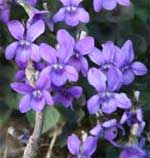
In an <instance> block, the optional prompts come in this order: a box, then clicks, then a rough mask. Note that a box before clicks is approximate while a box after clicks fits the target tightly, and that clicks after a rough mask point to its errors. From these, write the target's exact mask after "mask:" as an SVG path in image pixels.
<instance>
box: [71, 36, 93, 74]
mask: <svg viewBox="0 0 150 158" xmlns="http://www.w3.org/2000/svg"><path fill="white" fill-rule="evenodd" d="M93 49H94V39H93V38H92V37H90V36H87V37H85V38H83V39H81V40H79V41H77V42H76V43H75V45H74V54H73V56H72V57H71V58H70V60H69V63H70V64H71V65H73V66H74V67H76V69H77V70H78V72H79V71H81V72H82V74H83V76H84V77H85V76H86V75H87V73H88V67H89V66H88V61H87V59H86V58H85V55H87V54H89V53H90V52H91V51H92V50H93Z"/></svg>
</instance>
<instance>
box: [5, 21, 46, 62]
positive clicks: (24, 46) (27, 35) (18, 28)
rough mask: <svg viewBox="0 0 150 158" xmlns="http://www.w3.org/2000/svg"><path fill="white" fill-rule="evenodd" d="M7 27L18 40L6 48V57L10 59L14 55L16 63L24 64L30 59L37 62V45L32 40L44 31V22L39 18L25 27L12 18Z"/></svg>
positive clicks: (38, 54) (38, 55) (38, 56)
mask: <svg viewBox="0 0 150 158" xmlns="http://www.w3.org/2000/svg"><path fill="white" fill-rule="evenodd" d="M8 29H9V31H10V33H11V35H12V36H13V37H14V38H15V39H16V40H18V41H16V42H13V43H12V44H10V45H9V46H8V47H7V48H6V54H5V56H6V59H7V60H11V59H12V58H14V57H15V61H16V63H17V64H18V65H22V64H26V63H27V62H28V61H29V60H30V59H31V60H33V61H35V62H39V61H40V52H39V46H38V45H36V44H34V43H33V42H34V41H35V40H36V39H37V38H38V37H39V36H40V35H41V34H42V33H44V30H45V25H44V22H43V21H42V20H39V21H37V22H36V23H34V24H33V25H31V26H29V27H28V28H27V29H25V28H24V26H23V25H22V24H21V23H20V22H19V21H18V20H12V21H10V22H9V23H8Z"/></svg>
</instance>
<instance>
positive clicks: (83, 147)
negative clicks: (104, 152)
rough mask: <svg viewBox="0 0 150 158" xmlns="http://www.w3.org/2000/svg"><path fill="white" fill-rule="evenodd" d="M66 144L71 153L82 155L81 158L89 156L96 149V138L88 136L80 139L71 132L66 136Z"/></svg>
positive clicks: (88, 157)
mask: <svg viewBox="0 0 150 158" xmlns="http://www.w3.org/2000/svg"><path fill="white" fill-rule="evenodd" d="M67 146H68V149H69V151H70V153H71V154H73V155H75V156H82V157H83V158H90V156H91V155H92V154H93V153H94V152H95V150H96V146H97V139H96V138H95V137H92V136H88V137H87V138H85V140H83V141H81V140H80V139H79V138H78V136H77V135H75V134H72V135H71V136H69V137H68V141H67Z"/></svg>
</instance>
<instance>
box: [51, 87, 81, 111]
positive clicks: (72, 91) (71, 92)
mask: <svg viewBox="0 0 150 158" xmlns="http://www.w3.org/2000/svg"><path fill="white" fill-rule="evenodd" d="M55 91H56V93H55V96H54V97H53V99H54V102H55V103H60V104H62V105H63V106H64V107H66V108H68V107H71V108H72V102H73V101H74V99H78V98H80V96H81V95H82V88H81V87H79V86H73V87H70V88H64V87H58V88H55Z"/></svg>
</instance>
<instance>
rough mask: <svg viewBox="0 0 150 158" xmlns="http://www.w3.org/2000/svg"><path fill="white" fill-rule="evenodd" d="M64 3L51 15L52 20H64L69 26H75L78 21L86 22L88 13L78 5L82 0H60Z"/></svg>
mask: <svg viewBox="0 0 150 158" xmlns="http://www.w3.org/2000/svg"><path fill="white" fill-rule="evenodd" d="M60 1H61V2H62V4H63V5H64V6H63V7H62V8H61V9H60V10H59V11H58V12H57V13H56V14H55V15H54V17H53V20H54V22H55V23H56V22H60V21H65V22H66V23H67V24H68V25H70V26H76V25H78V24H79V22H82V23H88V22H89V19H90V18H89V14H88V12H87V11H86V10H85V9H84V8H83V7H81V6H80V2H81V1H82V0H60Z"/></svg>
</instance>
